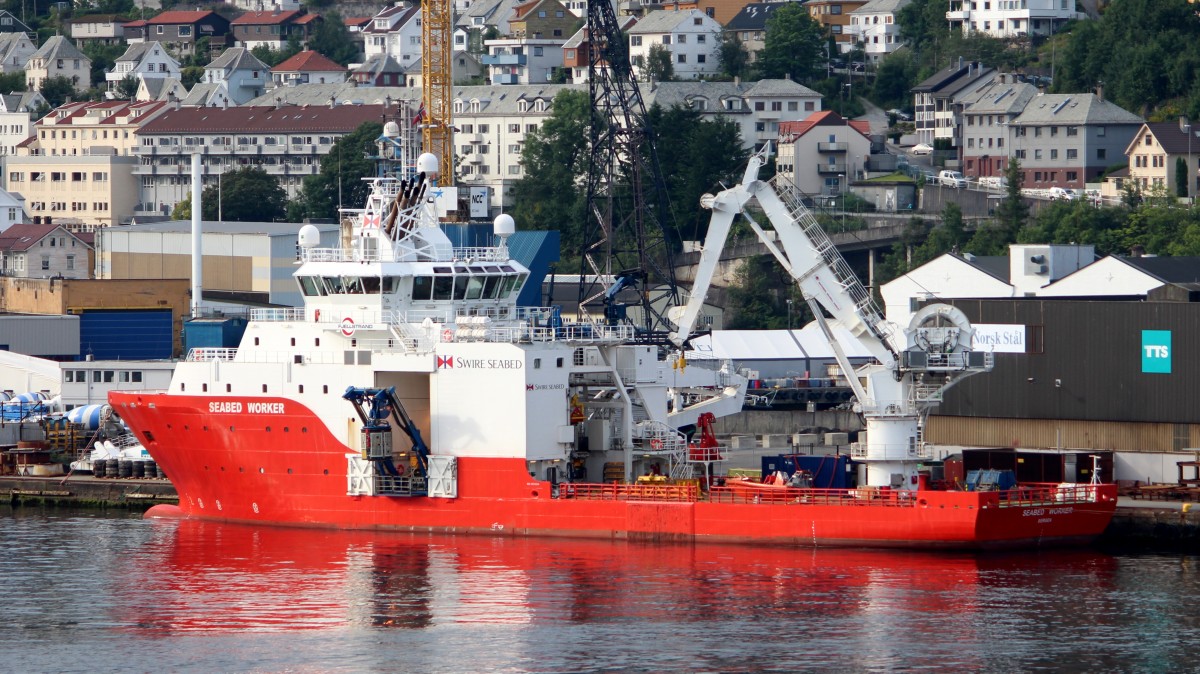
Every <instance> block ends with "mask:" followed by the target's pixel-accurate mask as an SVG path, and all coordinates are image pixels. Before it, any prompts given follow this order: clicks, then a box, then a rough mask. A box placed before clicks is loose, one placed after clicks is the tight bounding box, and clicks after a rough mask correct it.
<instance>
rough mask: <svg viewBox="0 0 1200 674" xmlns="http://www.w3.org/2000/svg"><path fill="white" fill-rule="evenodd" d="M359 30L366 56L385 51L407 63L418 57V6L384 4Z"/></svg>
mask: <svg viewBox="0 0 1200 674" xmlns="http://www.w3.org/2000/svg"><path fill="white" fill-rule="evenodd" d="M362 34H363V53H364V54H365V55H366V60H368V61H369V60H370V59H371V58H372V57H374V56H382V55H385V54H386V55H388V56H391V57H392V58H393V59H395V61H396V63H399V64H400V65H404V66H407V65H409V64H410V63H413V62H415V61H417V60H418V59H420V58H421V6H420V5H419V4H416V3H408V2H397V3H395V4H393V5H391V6H388V7H385V8H383V9H382V10H381V11H380V12H379V13H378V14H376V15H375V16H374V17H372V18H371V23H370V24H368V25H367V27H366V28H364V29H363V31H362Z"/></svg>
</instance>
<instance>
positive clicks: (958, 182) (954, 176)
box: [938, 170, 967, 189]
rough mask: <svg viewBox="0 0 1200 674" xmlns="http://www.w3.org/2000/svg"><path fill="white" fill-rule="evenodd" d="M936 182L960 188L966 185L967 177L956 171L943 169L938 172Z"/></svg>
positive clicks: (944, 185)
mask: <svg viewBox="0 0 1200 674" xmlns="http://www.w3.org/2000/svg"><path fill="white" fill-rule="evenodd" d="M938 184H939V185H941V186H943V187H953V188H955V189H962V188H964V187H966V186H967V179H966V178H964V177H963V174H961V173H959V172H958V171H950V170H945V171H942V172H941V173H939V174H938Z"/></svg>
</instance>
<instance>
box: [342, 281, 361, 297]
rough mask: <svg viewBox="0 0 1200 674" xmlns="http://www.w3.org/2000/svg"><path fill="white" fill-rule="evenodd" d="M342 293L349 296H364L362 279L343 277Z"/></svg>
mask: <svg viewBox="0 0 1200 674" xmlns="http://www.w3.org/2000/svg"><path fill="white" fill-rule="evenodd" d="M342 292H343V293H346V294H347V295H361V294H363V283H362V278H360V277H358V276H343V277H342Z"/></svg>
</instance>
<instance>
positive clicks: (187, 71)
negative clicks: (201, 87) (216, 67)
mask: <svg viewBox="0 0 1200 674" xmlns="http://www.w3.org/2000/svg"><path fill="white" fill-rule="evenodd" d="M203 79H204V68H201V67H200V66H187V67H184V68H181V69H180V71H179V81H180V83H181V84H183V87H184V88H185V89H188V90H190V89H191V88H192V87H194V86H196V85H197V84H198V83H199V82H200V81H201V80H203Z"/></svg>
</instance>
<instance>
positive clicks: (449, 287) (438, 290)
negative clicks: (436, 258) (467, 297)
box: [433, 276, 454, 300]
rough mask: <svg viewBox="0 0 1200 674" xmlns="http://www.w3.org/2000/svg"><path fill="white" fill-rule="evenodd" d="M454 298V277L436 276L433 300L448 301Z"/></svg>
mask: <svg viewBox="0 0 1200 674" xmlns="http://www.w3.org/2000/svg"><path fill="white" fill-rule="evenodd" d="M453 296H454V277H453V276H435V277H434V279H433V299H435V300H448V299H452V298H453Z"/></svg>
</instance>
